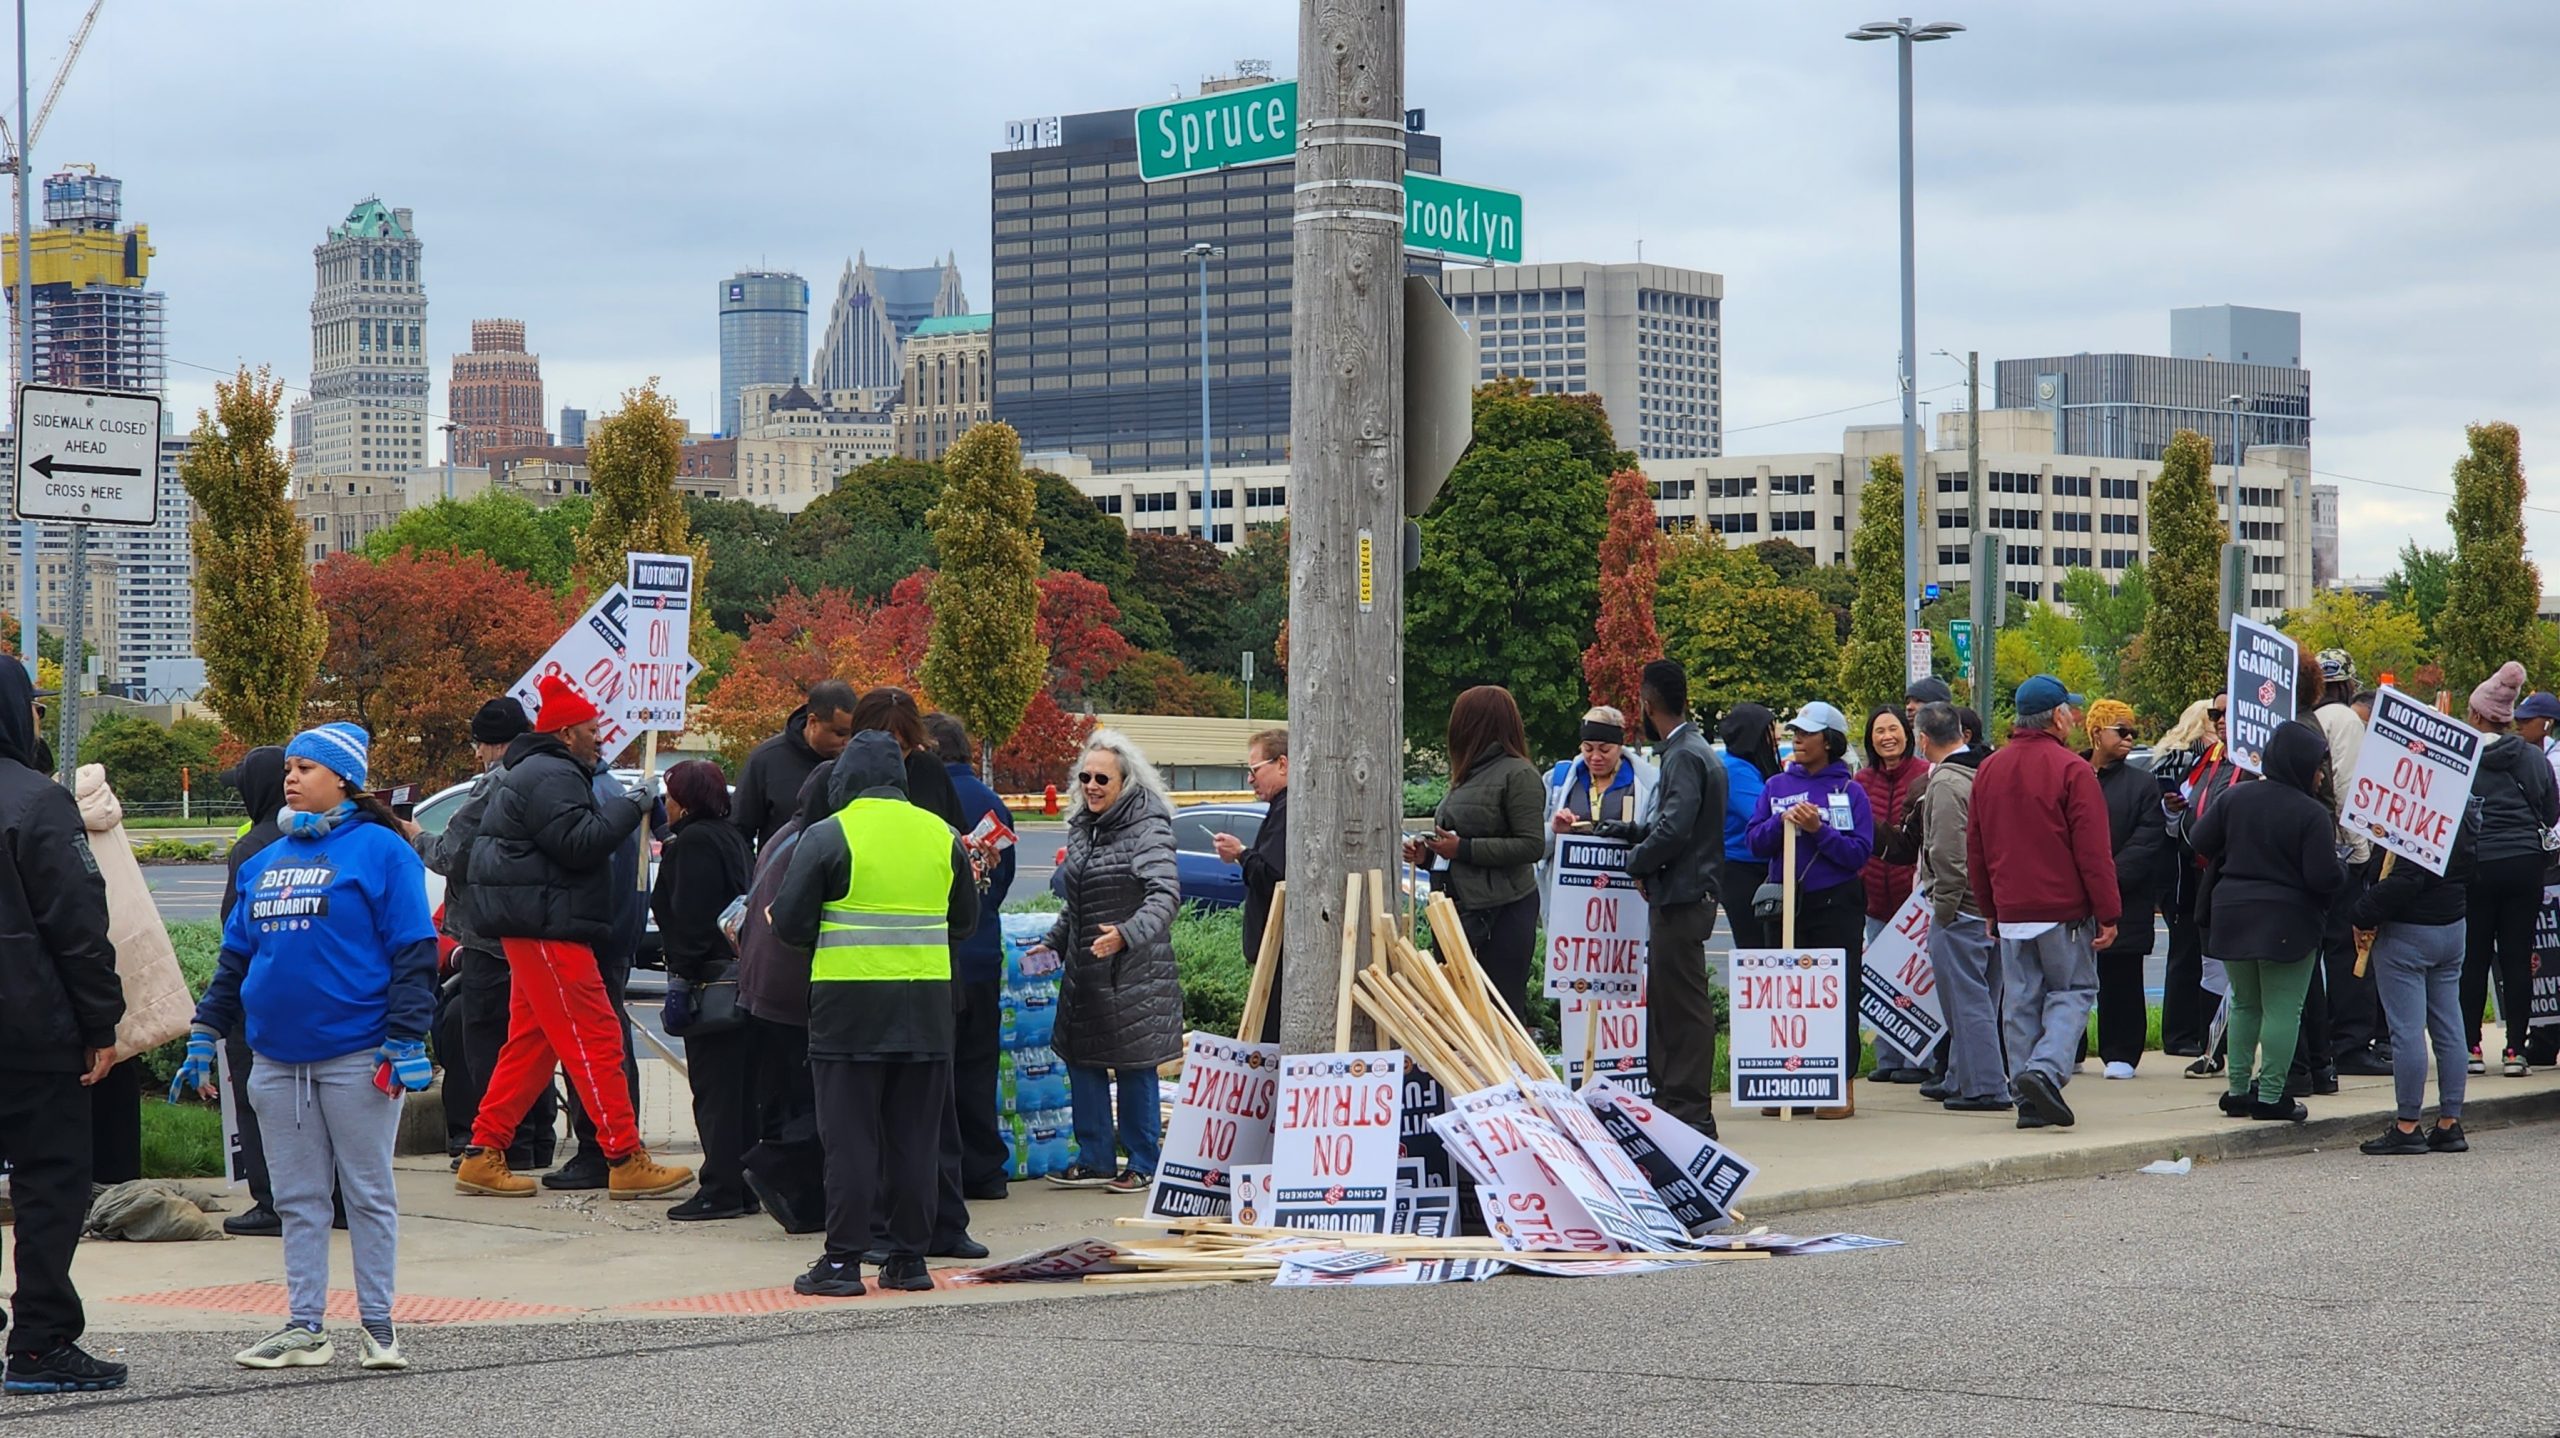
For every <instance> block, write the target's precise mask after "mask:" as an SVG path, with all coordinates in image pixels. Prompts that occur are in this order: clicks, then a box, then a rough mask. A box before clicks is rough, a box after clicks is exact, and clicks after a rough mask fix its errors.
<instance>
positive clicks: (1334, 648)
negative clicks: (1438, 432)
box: [1280, 0, 1405, 1053]
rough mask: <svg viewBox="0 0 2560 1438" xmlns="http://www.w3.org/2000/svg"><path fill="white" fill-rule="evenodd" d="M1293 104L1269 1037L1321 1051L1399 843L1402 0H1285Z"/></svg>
mask: <svg viewBox="0 0 2560 1438" xmlns="http://www.w3.org/2000/svg"><path fill="white" fill-rule="evenodd" d="M1298 105H1299V114H1300V116H1301V117H1302V118H1301V121H1300V124H1299V127H1298V202H1297V213H1296V215H1295V217H1294V218H1293V221H1292V224H1291V229H1290V233H1291V235H1292V237H1293V240H1294V246H1293V250H1292V255H1291V261H1292V263H1291V269H1292V273H1293V275H1294V277H1295V278H1294V281H1293V283H1292V285H1291V298H1290V305H1289V321H1290V333H1291V336H1292V340H1291V363H1290V385H1289V458H1290V469H1291V473H1290V476H1289V538H1290V554H1289V724H1290V728H1291V730H1292V731H1294V732H1292V733H1291V735H1290V736H1289V751H1290V755H1291V757H1292V758H1293V759H1295V760H1296V762H1295V763H1294V764H1292V765H1291V766H1290V775H1289V820H1290V822H1289V895H1290V899H1291V902H1290V904H1289V906H1288V909H1287V911H1286V913H1285V915H1284V917H1285V919H1286V922H1287V926H1288V932H1287V940H1286V942H1287V945H1288V947H1287V949H1286V951H1285V964H1284V968H1283V974H1284V982H1283V985H1282V992H1281V1003H1282V1006H1281V1014H1280V1038H1281V1042H1282V1044H1283V1045H1284V1046H1285V1047H1286V1048H1287V1049H1288V1050H1289V1051H1290V1052H1292V1053H1322V1052H1325V1051H1327V1050H1328V1049H1330V1048H1331V1047H1332V1045H1333V1042H1334V1012H1335V998H1336V990H1337V987H1338V983H1337V980H1338V976H1339V969H1340V964H1341V960H1340V954H1341V952H1342V949H1343V930H1344V926H1345V924H1346V923H1351V924H1357V923H1358V922H1359V919H1358V918H1357V916H1356V915H1352V916H1346V915H1345V914H1344V913H1343V912H1342V905H1343V894H1344V892H1345V889H1346V883H1345V880H1346V878H1347V877H1348V876H1350V875H1353V874H1359V873H1363V872H1366V871H1369V870H1376V871H1379V872H1381V873H1384V874H1394V873H1397V872H1398V871H1399V867H1400V863H1401V860H1400V858H1399V856H1398V854H1397V852H1396V851H1397V848H1398V842H1397V841H1398V838H1399V828H1400V824H1401V821H1402V819H1403V817H1404V815H1403V809H1404V564H1403V557H1402V556H1403V551H1404V542H1403V534H1404V447H1405V441H1404V385H1405V377H1404V370H1403V357H1404V158H1405V140H1404V133H1405V131H1404V0H1367V3H1358V4H1353V3H1344V0H1300V3H1299V6H1298ZM1369 906H1373V907H1379V908H1387V909H1393V908H1394V907H1395V906H1393V905H1386V904H1379V903H1377V902H1376V901H1375V900H1371V901H1370V905H1369ZM1361 951H1362V952H1365V951H1366V946H1363V948H1362V950H1361ZM1360 1027H1361V1029H1362V1030H1363V1031H1364V1032H1365V1030H1366V1029H1367V1024H1366V1022H1365V1021H1364V1022H1363V1023H1362V1024H1361V1026H1360ZM1363 1041H1365V1040H1363V1039H1361V1038H1359V1037H1358V1036H1355V1038H1354V1042H1355V1043H1358V1042H1363Z"/></svg>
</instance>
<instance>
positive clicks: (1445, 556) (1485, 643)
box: [1378, 392, 1608, 754]
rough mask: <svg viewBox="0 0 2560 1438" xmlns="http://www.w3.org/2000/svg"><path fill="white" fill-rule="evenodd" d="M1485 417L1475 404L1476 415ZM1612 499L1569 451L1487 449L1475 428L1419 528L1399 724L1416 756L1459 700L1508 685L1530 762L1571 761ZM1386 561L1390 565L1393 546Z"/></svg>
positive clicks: (1385, 544)
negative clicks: (1539, 757) (1481, 688)
mask: <svg viewBox="0 0 2560 1438" xmlns="http://www.w3.org/2000/svg"><path fill="white" fill-rule="evenodd" d="M1565 398H1566V397H1565V396H1547V397H1542V398H1541V399H1540V400H1538V401H1534V402H1533V403H1546V402H1550V401H1553V402H1557V403H1558V404H1559V407H1561V401H1562V400H1563V399H1565ZM1573 398H1581V396H1573ZM1496 403H1497V404H1498V405H1499V407H1501V408H1503V409H1506V410H1508V409H1511V408H1513V407H1514V404H1513V402H1510V401H1497V402H1496ZM1487 407H1488V406H1487V401H1486V400H1485V399H1484V398H1483V397H1482V395H1481V392H1480V394H1479V398H1478V400H1477V413H1478V415H1479V416H1482V415H1483V414H1484V413H1485V412H1486V409H1487ZM1513 427H1514V428H1528V426H1525V425H1517V426H1513ZM1607 495H1608V481H1607V480H1606V479H1605V478H1604V477H1603V472H1602V471H1601V470H1600V469H1598V468H1596V467H1594V466H1593V465H1592V464H1591V462H1590V461H1589V460H1586V459H1583V458H1581V457H1579V456H1578V455H1576V454H1575V453H1574V450H1573V447H1572V446H1571V445H1570V444H1568V443H1567V442H1566V441H1564V440H1562V439H1531V440H1527V441H1524V442H1522V443H1520V444H1517V445H1502V444H1491V443H1487V441H1486V432H1485V430H1484V428H1483V427H1482V425H1481V422H1480V424H1479V428H1478V430H1477V438H1476V443H1475V447H1474V448H1472V449H1470V450H1468V451H1467V454H1466V457H1465V458H1463V459H1461V460H1459V461H1458V463H1457V467H1456V468H1454V469H1452V470H1451V471H1450V473H1449V480H1448V483H1447V485H1445V486H1444V487H1443V488H1442V489H1441V491H1440V497H1439V499H1438V501H1437V502H1435V503H1434V504H1433V505H1432V507H1431V510H1430V512H1429V513H1428V514H1425V515H1424V516H1423V517H1422V567H1421V569H1420V570H1418V571H1417V572H1416V573H1415V574H1414V575H1413V576H1412V581H1413V582H1412V587H1411V588H1410V589H1409V590H1408V591H1407V594H1406V600H1405V644H1404V669H1405V703H1404V718H1405V733H1406V736H1407V738H1408V739H1409V740H1410V741H1411V742H1412V743H1413V745H1414V746H1415V747H1416V748H1432V749H1437V748H1439V747H1440V746H1441V744H1442V743H1443V742H1444V741H1445V737H1446V733H1447V729H1448V716H1449V706H1450V704H1451V703H1452V702H1453V701H1454V700H1456V698H1457V696H1458V694H1459V692H1460V691H1461V690H1464V689H1466V688H1468V687H1470V686H1472V685H1476V684H1500V685H1502V686H1503V687H1505V688H1507V689H1509V690H1510V691H1511V694H1512V697H1513V698H1514V699H1516V700H1517V701H1518V702H1519V705H1520V714H1521V718H1522V719H1523V720H1525V721H1526V722H1527V724H1528V729H1529V746H1530V750H1531V752H1532V753H1536V754H1562V753H1565V752H1567V751H1569V750H1571V749H1572V747H1573V745H1574V743H1575V738H1574V736H1575V734H1576V733H1577V732H1578V725H1579V721H1580V717H1581V714H1582V711H1583V709H1584V708H1586V707H1587V704H1586V701H1585V697H1584V692H1583V683H1582V651H1583V649H1584V648H1585V647H1586V646H1588V645H1589V644H1590V643H1591V633H1592V620H1593V615H1594V611H1595V610H1596V609H1597V607H1598V603H1599V567H1600V532H1601V527H1602V524H1603V516H1602V511H1603V509H1604V507H1605V505H1606V501H1607ZM1378 558H1379V562H1380V563H1385V564H1393V563H1395V550H1394V545H1393V543H1392V537H1391V536H1381V541H1380V551H1379V556H1378Z"/></svg>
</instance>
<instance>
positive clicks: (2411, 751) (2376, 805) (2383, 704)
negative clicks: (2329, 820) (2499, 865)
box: [2338, 684, 2489, 874]
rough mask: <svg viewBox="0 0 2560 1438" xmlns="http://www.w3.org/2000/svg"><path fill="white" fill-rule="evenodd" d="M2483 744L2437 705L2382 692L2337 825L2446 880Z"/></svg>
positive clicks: (2375, 702)
mask: <svg viewBox="0 0 2560 1438" xmlns="http://www.w3.org/2000/svg"><path fill="white" fill-rule="evenodd" d="M2488 742H2489V740H2488V736H2487V735H2485V734H2483V733H2481V732H2480V731H2479V730H2477V729H2474V728H2472V727H2471V726H2470V725H2468V724H2465V723H2463V722H2462V721H2461V720H2459V719H2456V718H2454V717H2453V716H2451V715H2449V714H2439V713H2437V712H2436V709H2435V706H2434V705H2432V704H2421V703H2419V702H2418V701H2417V700H2415V699H2412V698H2410V697H2409V696H2408V695H2406V694H2403V693H2401V692H2400V691H2399V690H2397V689H2394V688H2392V687H2391V686H2390V685H2388V684H2385V685H2383V686H2382V688H2381V689H2379V690H2378V691H2376V692H2375V694H2374V696H2373V719H2372V720H2371V721H2370V722H2369V723H2367V724H2366V725H2365V731H2364V747H2363V748H2362V749H2360V750H2358V751H2357V753H2356V771H2355V773H2354V774H2353V775H2352V776H2350V777H2349V779H2348V780H2347V802H2346V806H2345V808H2344V809H2343V811H2342V812H2341V813H2340V814H2339V816H2338V822H2339V823H2340V824H2342V825H2344V826H2346V827H2347V828H2350V829H2354V830H2357V831H2359V832H2361V833H2363V834H2365V835H2366V836H2368V837H2370V838H2371V839H2372V840H2373V842H2375V843H2377V844H2380V845H2381V846H2382V847H2384V848H2386V849H2389V850H2390V851H2391V852H2393V853H2395V854H2398V855H2399V856H2400V857H2401V858H2403V859H2407V860H2408V861H2409V862H2411V863H2413V864H2416V865H2417V866H2418V867H2420V868H2422V869H2425V870H2426V871H2427V872H2428V873H2431V874H2441V873H2443V872H2444V866H2445V862H2446V860H2447V858H2448V857H2449V856H2450V855H2451V854H2452V853H2453V838H2454V835H2455V834H2456V833H2458V832H2460V831H2461V828H2462V816H2463V813H2464V811H2465V810H2466V809H2468V808H2469V807H2470V803H2471V785H2472V781H2473V779H2474V777H2475V776H2476V775H2477V774H2478V773H2479V771H2480V753H2481V750H2482V749H2484V748H2486V747H2487V745H2488Z"/></svg>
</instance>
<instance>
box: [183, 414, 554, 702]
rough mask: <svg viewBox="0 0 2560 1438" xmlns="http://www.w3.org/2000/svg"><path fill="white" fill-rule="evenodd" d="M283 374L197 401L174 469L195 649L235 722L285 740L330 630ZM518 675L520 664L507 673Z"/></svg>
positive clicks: (209, 691) (211, 695) (209, 688)
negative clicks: (189, 565)
mask: <svg viewBox="0 0 2560 1438" xmlns="http://www.w3.org/2000/svg"><path fill="white" fill-rule="evenodd" d="M283 401H284V385H283V384H282V383H280V382H278V381H277V380H275V379H274V378H272V377H271V376H270V375H269V374H268V373H267V371H266V370H264V369H260V370H259V371H258V372H257V373H256V374H254V375H253V374H251V373H250V372H249V371H248V370H247V369H246V368H245V367H244V368H243V369H241V370H240V372H239V373H238V374H236V375H234V376H233V377H232V378H230V379H228V380H217V381H215V382H214V386H213V409H212V411H211V412H210V413H208V412H205V411H202V410H199V411H197V413H196V432H195V443H194V445H193V447H191V448H190V449H189V450H188V451H187V455H186V458H184V459H182V460H180V461H179V462H178V478H179V480H180V481H181V482H183V483H184V484H185V485H186V487H187V497H188V498H189V499H191V500H193V501H195V509H196V519H195V525H194V527H193V529H192V530H191V532H190V537H191V538H192V539H193V541H194V547H195V561H196V653H197V654H198V655H199V656H201V657H202V658H203V660H204V669H205V690H206V698H207V699H208V700H209V701H210V702H211V703H212V705H213V707H214V709H215V710H216V711H218V712H219V713H220V714H221V715H222V719H223V723H224V724H225V725H226V726H228V727H229V728H230V730H231V732H232V733H234V734H236V735H238V736H239V737H240V738H242V739H245V740H247V741H248V742H249V743H251V744H281V743H283V742H284V741H286V740H287V739H290V738H292V737H293V735H294V732H295V731H296V730H298V729H300V728H301V727H302V701H303V698H304V696H306V695H308V694H309V693H310V692H311V679H312V676H313V675H314V674H315V673H317V672H318V670H319V667H320V651H321V648H322V647H323V646H324V645H325V644H326V643H327V641H328V622H327V621H326V620H324V619H322V618H321V616H320V608H319V606H318V605H317V604H316V603H314V602H313V600H312V597H311V572H310V571H309V570H308V569H307V568H305V567H304V565H303V559H302V545H303V534H304V530H303V527H302V521H301V519H300V518H299V517H298V516H296V514H295V513H294V508H293V501H292V500H291V499H290V498H288V497H286V493H285V488H286V483H287V481H288V480H289V479H290V478H291V476H292V467H291V466H290V465H289V464H288V463H287V462H286V460H285V457H284V455H282V454H281V453H279V452H277V450H276V447H275V433H276V411H277V409H278V408H279V407H280V406H281V405H282V404H283ZM509 677H513V676H509Z"/></svg>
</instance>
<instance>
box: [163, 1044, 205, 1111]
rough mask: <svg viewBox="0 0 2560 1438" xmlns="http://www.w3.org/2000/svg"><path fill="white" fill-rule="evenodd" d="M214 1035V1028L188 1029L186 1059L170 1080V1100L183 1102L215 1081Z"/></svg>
mask: <svg viewBox="0 0 2560 1438" xmlns="http://www.w3.org/2000/svg"><path fill="white" fill-rule="evenodd" d="M214 1037H215V1035H214V1032H213V1030H211V1029H207V1028H197V1029H191V1030H189V1031H188V1033H187V1057H186V1061H185V1062H184V1063H181V1064H179V1065H178V1072H177V1075H176V1076H175V1077H173V1078H171V1079H170V1080H169V1102H171V1103H180V1102H183V1101H184V1100H185V1099H186V1098H190V1097H193V1096H194V1095H195V1094H197V1093H200V1092H202V1091H203V1090H204V1089H205V1088H206V1087H207V1086H208V1085H210V1084H211V1083H212V1082H213V1062H214V1060H213V1041H214Z"/></svg>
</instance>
